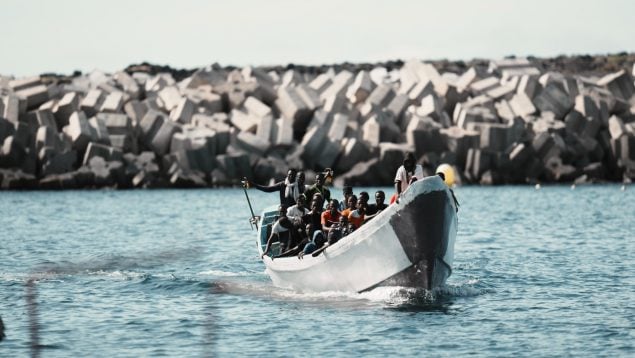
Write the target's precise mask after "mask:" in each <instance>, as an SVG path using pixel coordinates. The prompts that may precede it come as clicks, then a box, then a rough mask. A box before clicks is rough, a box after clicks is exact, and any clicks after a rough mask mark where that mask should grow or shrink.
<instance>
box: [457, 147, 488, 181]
mask: <svg viewBox="0 0 635 358" xmlns="http://www.w3.org/2000/svg"><path fill="white" fill-rule="evenodd" d="M493 161H494V160H493V157H492V154H489V153H487V152H484V151H482V150H479V149H474V148H470V149H469V150H468V152H467V160H466V163H465V171H464V174H465V176H466V177H467V178H468V179H471V180H472V181H475V182H478V181H479V179H480V178H481V175H483V173H485V172H486V171H488V170H490V169H492V166H493Z"/></svg>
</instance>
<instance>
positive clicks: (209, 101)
mask: <svg viewBox="0 0 635 358" xmlns="http://www.w3.org/2000/svg"><path fill="white" fill-rule="evenodd" d="M185 95H186V96H187V98H189V99H190V100H191V101H192V102H194V103H195V104H196V105H197V106H200V107H203V108H205V109H206V110H207V112H208V113H210V114H212V113H218V112H221V111H222V110H223V99H222V97H221V96H220V95H219V94H216V93H213V92H212V88H211V87H209V86H202V87H199V88H197V89H188V90H186V91H185Z"/></svg>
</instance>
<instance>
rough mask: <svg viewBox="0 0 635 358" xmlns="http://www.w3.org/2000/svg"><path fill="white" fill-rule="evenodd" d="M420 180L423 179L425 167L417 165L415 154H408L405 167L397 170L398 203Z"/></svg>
mask: <svg viewBox="0 0 635 358" xmlns="http://www.w3.org/2000/svg"><path fill="white" fill-rule="evenodd" d="M418 179H423V167H422V166H421V165H420V164H416V161H415V156H414V154H412V153H410V152H408V153H406V157H405V158H404V160H403V165H402V166H400V167H399V169H397V174H396V175H395V192H396V194H395V195H396V198H395V201H396V202H397V203H398V202H399V197H401V194H403V192H404V191H406V189H408V186H410V184H412V183H414V182H415V181H417V180H418Z"/></svg>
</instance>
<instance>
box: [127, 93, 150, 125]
mask: <svg viewBox="0 0 635 358" xmlns="http://www.w3.org/2000/svg"><path fill="white" fill-rule="evenodd" d="M124 113H125V114H126V115H127V116H128V117H130V119H131V120H132V122H133V123H134V125H135V127H136V126H137V125H138V124H139V122H141V119H142V118H143V116H145V115H146V113H148V106H147V105H146V104H145V103H143V102H139V101H138V100H136V99H134V100H132V101H130V102H128V103H126V104H125V105H124Z"/></svg>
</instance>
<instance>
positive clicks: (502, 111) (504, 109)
mask: <svg viewBox="0 0 635 358" xmlns="http://www.w3.org/2000/svg"><path fill="white" fill-rule="evenodd" d="M494 107H496V113H497V114H498V116H499V117H500V118H501V119H502V120H503V122H510V121H512V120H514V118H515V117H516V114H515V113H514V110H513V109H512V107H511V105H510V104H509V102H508V101H506V100H504V99H503V100H501V101H499V102H496V103H495V104H494Z"/></svg>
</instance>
